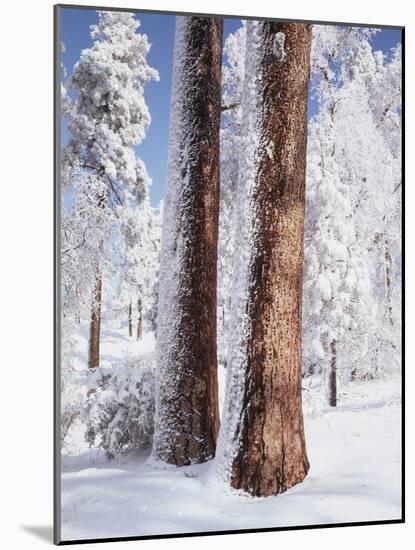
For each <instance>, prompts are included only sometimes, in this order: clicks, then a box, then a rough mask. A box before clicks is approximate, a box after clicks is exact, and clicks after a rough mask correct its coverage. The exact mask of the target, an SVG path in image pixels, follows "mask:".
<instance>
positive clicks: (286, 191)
mask: <svg viewBox="0 0 415 550" xmlns="http://www.w3.org/2000/svg"><path fill="white" fill-rule="evenodd" d="M248 34H251V38H248V46H247V51H248V55H254V56H256V61H255V64H254V66H253V67H250V68H249V72H251V73H252V74H251V75H249V74H248V78H251V79H253V84H252V85H253V86H254V88H255V90H256V91H255V98H254V101H251V102H250V104H249V105H246V104H245V108H249V109H254V111H255V114H254V123H253V124H254V132H253V133H252V134H251V132H249V135H247V136H246V139H248V140H250V139H251V135H254V136H256V138H254V139H256V140H257V141H256V145H255V149H254V154H253V158H254V160H253V168H252V173H251V175H252V177H251V179H252V183H251V184H250V185H251V191H250V199H249V208H250V212H251V214H250V220H249V223H250V225H251V228H250V229H249V237H248V240H249V267H248V271H247V274H248V275H247V298H246V305H244V308H243V309H244V312H243V318H244V324H245V329H244V330H245V332H244V338H243V339H242V346H241V348H240V349H241V351H240V352H239V355H238V353H237V354H236V361H237V362H238V361H240V363H238V365H239V366H238V367H237V368H236V378H237V379H238V382H237V383H240V382H239V380H240V379H241V378H242V380H243V382H242V384H243V386H242V393H241V398H240V399H241V404H240V415H239V418H238V420H237V424H236V427H235V431H236V434H226V433H224V437H225V438H226V437H233V438H234V439H235V441H236V445H235V449H236V451H234V452H233V454H232V457H233V458H232V464H231V468H230V476H231V480H230V481H231V485H232V487H234V488H235V489H242V490H243V491H245V492H248V493H250V494H252V495H255V496H268V495H276V494H278V493H282V492H284V491H286V490H287V489H288V488H290V487H292V486H293V485H295V484H297V483H299V482H301V481H302V480H303V479H304V478H305V476H306V474H307V472H308V469H309V463H308V459H307V453H306V444H305V437H304V426H303V413H302V396H301V374H302V348H301V346H302V343H301V314H302V310H301V308H302V278H303V241H304V206H305V168H306V140H307V98H308V81H309V74H310V46H311V27H310V26H309V25H303V24H292V23H288V24H282V23H275V22H249V23H248ZM252 37H254V38H252ZM245 93H246V92H245ZM252 103H253V104H252ZM244 116H246V117H249V116H252V115H250V114H249V113H244ZM244 177H246V175H245V173H242V174H240V178H239V179H240V181H241V178H242V179H243V178H244ZM248 177H250V176H248ZM239 192H242V191H239ZM236 254H239V252H238V250H236ZM241 356H242V360H240V359H239V357H241ZM231 360H232V361H235V358H234V359H232V358H231ZM236 378H235V377H234V380H235V379H236ZM230 391H232V390H231V388H230ZM227 408H228V411H230V409H231V408H232V402H231V401H230V400H229V405H228V406H227ZM230 414H232V413H230ZM224 429H225V431H226V429H227V427H226V426H225V427H224Z"/></svg>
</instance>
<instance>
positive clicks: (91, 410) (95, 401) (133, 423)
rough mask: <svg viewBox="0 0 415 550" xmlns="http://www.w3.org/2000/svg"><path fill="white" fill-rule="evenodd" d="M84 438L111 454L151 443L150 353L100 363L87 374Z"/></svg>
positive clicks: (130, 450)
mask: <svg viewBox="0 0 415 550" xmlns="http://www.w3.org/2000/svg"><path fill="white" fill-rule="evenodd" d="M85 425H86V439H87V441H88V442H89V443H90V445H95V446H98V447H100V448H102V449H104V450H105V453H106V455H107V456H108V457H109V458H112V457H114V456H116V455H118V454H121V453H125V452H133V451H138V450H140V449H144V448H147V447H149V446H150V445H151V441H152V436H153V430H154V357H153V354H147V355H142V356H140V358H139V359H137V358H136V359H131V360H129V361H127V362H126V363H125V365H108V366H106V365H102V366H101V367H100V368H99V369H96V371H95V372H93V373H89V375H88V393H87V398H86V404H85Z"/></svg>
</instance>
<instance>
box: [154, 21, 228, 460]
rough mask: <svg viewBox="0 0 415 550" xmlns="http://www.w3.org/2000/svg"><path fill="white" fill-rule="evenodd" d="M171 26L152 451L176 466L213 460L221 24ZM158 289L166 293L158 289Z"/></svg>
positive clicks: (216, 427)
mask: <svg viewBox="0 0 415 550" xmlns="http://www.w3.org/2000/svg"><path fill="white" fill-rule="evenodd" d="M178 25H180V29H179V32H180V46H179V47H180V48H181V49H180V59H176V62H177V63H178V67H180V68H178V69H177V71H179V73H178V74H177V73H176V74H177V78H176V80H175V86H176V90H175V97H176V102H177V103H176V105H175V106H174V108H175V109H176V108H177V109H179V111H178V112H180V113H181V114H180V115H179V116H176V117H175V118H174V119H173V120H174V121H175V122H174V123H175V124H177V125H180V126H177V128H179V127H180V131H176V127H172V126H171V128H170V132H171V134H173V135H174V142H176V143H178V153H177V157H178V158H176V155H175V162H176V165H175V168H174V171H173V172H172V177H173V178H174V179H173V180H172V181H174V185H177V186H180V189H177V190H176V189H175V192H176V193H178V194H179V199H178V204H177V207H176V209H177V211H176V212H175V216H176V218H177V219H178V220H180V222H179V223H178V224H177V225H175V226H174V228H173V229H172V230H173V232H174V240H172V241H171V242H172V244H171V246H172V250H169V251H168V254H171V255H175V256H176V257H178V265H179V266H180V268H179V273H177V277H178V281H179V282H178V284H177V290H176V291H175V292H176V294H175V298H174V302H173V303H171V308H172V311H174V322H173V321H172V324H174V326H172V327H167V328H165V329H163V330H164V332H165V333H166V335H167V336H166V337H165V340H164V339H163V338H164V337H163V338H161V337H160V334H158V346H159V347H161V348H162V349H163V350H165V351H163V355H164V356H165V357H166V364H165V365H163V366H162V368H163V374H162V375H161V376H160V377H159V381H158V384H159V386H158V394H159V396H160V399H159V411H158V414H157V416H156V418H157V419H158V422H159V426H157V429H156V433H157V436H156V438H155V440H154V446H153V452H154V453H155V455H156V456H157V457H158V458H160V459H161V460H163V461H165V462H168V463H171V464H175V465H177V466H183V465H186V464H191V463H200V462H204V461H206V460H209V459H210V458H212V457H213V456H214V454H215V449H216V438H217V434H218V430H219V408H218V384H217V349H216V271H217V265H216V264H217V240H218V220H219V129H220V112H221V50H222V29H223V21H222V20H221V19H215V18H210V17H186V18H183V20H180V21H179V23H178ZM177 32H178V31H177V28H176V33H177ZM182 151H185V152H186V154H185V155H183V154H182ZM178 243H180V244H178ZM178 247H179V248H178ZM161 285H162V283H161ZM160 292H161V294H165V293H166V292H167V291H166V289H163V288H162V286H161V287H160ZM160 322H162V321H160Z"/></svg>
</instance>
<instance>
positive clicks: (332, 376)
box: [329, 340, 353, 407]
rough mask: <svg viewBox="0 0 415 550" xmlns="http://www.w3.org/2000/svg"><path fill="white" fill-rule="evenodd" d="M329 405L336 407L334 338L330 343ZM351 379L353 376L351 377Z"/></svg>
mask: <svg viewBox="0 0 415 550" xmlns="http://www.w3.org/2000/svg"><path fill="white" fill-rule="evenodd" d="M330 354H331V357H330V377H329V405H330V407H337V351H336V340H332V342H331V343H330ZM352 379H353V378H352Z"/></svg>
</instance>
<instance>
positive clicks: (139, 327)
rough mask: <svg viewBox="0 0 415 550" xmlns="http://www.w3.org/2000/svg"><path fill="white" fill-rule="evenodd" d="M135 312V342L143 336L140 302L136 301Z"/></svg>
mask: <svg viewBox="0 0 415 550" xmlns="http://www.w3.org/2000/svg"><path fill="white" fill-rule="evenodd" d="M137 312H138V319H137V340H141V338H142V336H143V314H142V308H141V300H137Z"/></svg>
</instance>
